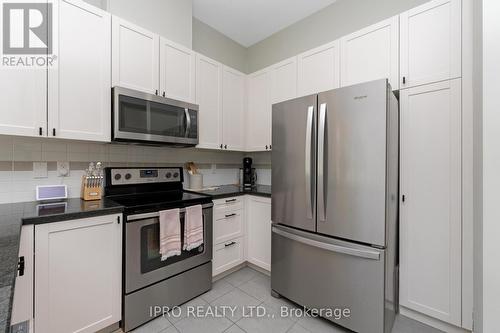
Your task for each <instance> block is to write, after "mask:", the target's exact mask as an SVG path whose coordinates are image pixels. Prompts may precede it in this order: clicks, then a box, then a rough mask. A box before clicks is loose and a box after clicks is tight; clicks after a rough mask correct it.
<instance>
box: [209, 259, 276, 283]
mask: <svg viewBox="0 0 500 333" xmlns="http://www.w3.org/2000/svg"><path fill="white" fill-rule="evenodd" d="M244 267H250V268H251V269H255V270H256V271H258V272H261V273H262V274H265V275H267V276H271V272H270V271H268V270H267V269H264V268H262V267H259V266H257V265H255V264H252V263H251V262H248V261H245V262H242V263H241V264H239V265H238V266H234V267H233V268H230V269H228V270H227V271H224V272H222V273H220V274H217V275H216V276H213V277H212V282H215V281H217V280H220V279H222V278H224V277H226V276H228V275H229V274H232V273H234V272H236V271H239V270H240V269H242V268H244Z"/></svg>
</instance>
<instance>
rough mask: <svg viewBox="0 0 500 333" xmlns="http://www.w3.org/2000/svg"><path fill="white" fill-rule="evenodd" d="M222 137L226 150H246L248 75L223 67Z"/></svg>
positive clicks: (222, 145)
mask: <svg viewBox="0 0 500 333" xmlns="http://www.w3.org/2000/svg"><path fill="white" fill-rule="evenodd" d="M222 91H223V93H222V139H223V142H221V146H220V147H221V148H222V149H224V150H237V151H244V150H245V126H244V119H245V100H246V75H245V74H243V73H241V72H239V71H237V70H235V69H232V68H230V67H227V66H223V68H222Z"/></svg>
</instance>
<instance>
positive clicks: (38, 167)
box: [33, 162, 48, 178]
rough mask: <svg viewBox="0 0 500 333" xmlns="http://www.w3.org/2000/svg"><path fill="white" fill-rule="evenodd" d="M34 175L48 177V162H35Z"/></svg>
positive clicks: (35, 176)
mask: <svg viewBox="0 0 500 333" xmlns="http://www.w3.org/2000/svg"><path fill="white" fill-rule="evenodd" d="M33 177H34V178H47V177H48V174H47V162H33Z"/></svg>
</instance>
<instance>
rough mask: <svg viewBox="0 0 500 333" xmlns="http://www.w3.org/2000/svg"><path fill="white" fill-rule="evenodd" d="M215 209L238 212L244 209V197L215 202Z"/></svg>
mask: <svg viewBox="0 0 500 333" xmlns="http://www.w3.org/2000/svg"><path fill="white" fill-rule="evenodd" d="M213 203H214V206H215V207H214V208H215V209H216V211H217V210H220V209H230V210H236V209H241V208H243V196H239V197H230V198H224V199H216V200H213Z"/></svg>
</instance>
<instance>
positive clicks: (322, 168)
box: [318, 103, 326, 222]
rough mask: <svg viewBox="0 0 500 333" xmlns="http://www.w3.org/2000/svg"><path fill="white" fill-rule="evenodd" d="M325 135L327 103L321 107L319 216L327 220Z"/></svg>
mask: <svg viewBox="0 0 500 333" xmlns="http://www.w3.org/2000/svg"><path fill="white" fill-rule="evenodd" d="M325 135H326V103H322V104H321V105H320V108H319V125H318V218H319V220H320V221H322V222H325V221H326V203H325Z"/></svg>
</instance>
